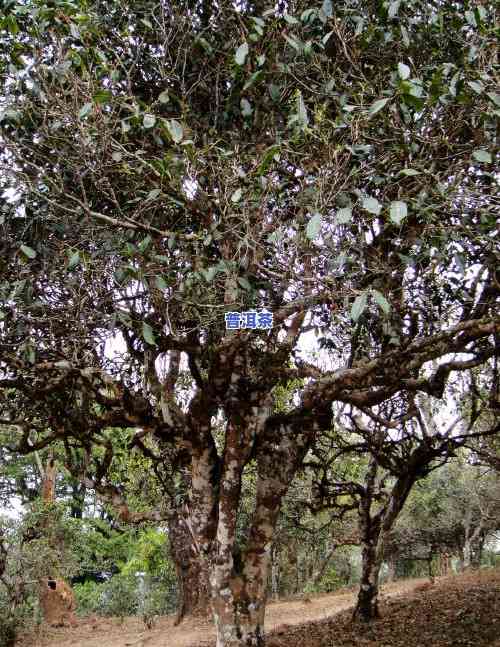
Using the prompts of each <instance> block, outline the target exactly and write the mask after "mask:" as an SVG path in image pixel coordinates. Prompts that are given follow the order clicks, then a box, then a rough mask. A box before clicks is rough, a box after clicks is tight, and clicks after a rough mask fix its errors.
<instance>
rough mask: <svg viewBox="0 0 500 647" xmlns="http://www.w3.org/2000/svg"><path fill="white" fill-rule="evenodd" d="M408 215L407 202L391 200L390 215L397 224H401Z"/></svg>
mask: <svg viewBox="0 0 500 647" xmlns="http://www.w3.org/2000/svg"><path fill="white" fill-rule="evenodd" d="M407 215H408V207H407V206H406V202H402V201H400V200H395V201H394V202H391V206H390V208H389V217H390V219H391V221H392V222H393V223H394V224H395V225H400V224H401V223H402V222H403V220H404V219H405V218H406V216H407Z"/></svg>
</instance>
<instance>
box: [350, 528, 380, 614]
mask: <svg viewBox="0 0 500 647" xmlns="http://www.w3.org/2000/svg"><path fill="white" fill-rule="evenodd" d="M377 541H378V536H376V537H373V538H372V539H370V540H368V541H366V542H364V543H363V551H362V560H363V561H362V570H361V581H360V587H359V593H358V602H357V606H356V609H355V611H354V616H355V617H359V618H360V619H361V620H363V621H364V622H370V620H373V619H374V618H378V617H379V615H380V614H379V610H378V580H379V573H380V565H381V564H380V561H379V560H377V552H378V551H377Z"/></svg>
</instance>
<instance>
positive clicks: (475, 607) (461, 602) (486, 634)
mask: <svg viewBox="0 0 500 647" xmlns="http://www.w3.org/2000/svg"><path fill="white" fill-rule="evenodd" d="M425 583H426V580H399V581H396V582H393V583H391V584H387V585H385V586H383V587H382V594H381V616H382V617H381V618H380V619H379V620H377V621H375V622H374V623H373V624H372V625H370V626H366V625H363V624H360V623H352V622H351V615H352V606H353V604H354V601H355V596H356V593H355V592H353V591H349V592H337V593H332V594H326V595H324V594H321V595H313V596H311V597H310V598H303V599H296V600H284V601H279V602H272V603H270V604H269V605H268V609H267V612H266V632H267V634H268V638H267V641H266V644H267V645H268V647H295V646H296V645H300V646H301V647H356V646H360V647H459V646H470V647H482V646H486V645H489V646H490V647H500V569H496V570H482V571H480V572H478V573H469V574H465V575H459V576H455V575H452V576H449V577H441V578H436V581H435V584H434V585H433V586H431V587H428V586H427V585H426V584H425ZM349 609H351V611H349ZM16 645H17V646H18V647H55V646H56V645H57V646H58V647H213V646H214V631H213V627H212V625H211V624H210V623H208V622H201V621H199V622H197V621H193V620H189V621H187V620H185V621H184V622H183V623H181V624H180V625H179V626H178V627H174V618H173V616H166V617H161V618H158V619H157V620H156V621H155V623H154V625H153V627H152V628H151V629H147V628H146V627H145V625H144V623H143V621H142V619H141V618H137V617H133V618H125V619H123V620H122V619H118V618H100V617H99V618H97V617H91V618H81V619H80V620H79V623H78V626H77V627H75V628H71V629H70V628H61V629H50V630H49V629H45V630H43V631H42V632H41V633H39V634H38V635H37V636H34V635H25V636H24V637H23V638H22V639H21V640H20V641H18V642H17V643H16Z"/></svg>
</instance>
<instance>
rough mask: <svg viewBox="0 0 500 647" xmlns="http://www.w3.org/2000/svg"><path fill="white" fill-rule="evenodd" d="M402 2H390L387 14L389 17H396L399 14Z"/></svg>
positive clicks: (398, 0) (397, 0)
mask: <svg viewBox="0 0 500 647" xmlns="http://www.w3.org/2000/svg"><path fill="white" fill-rule="evenodd" d="M400 4H401V1H400V0H396V2H391V3H390V4H389V11H388V12H387V15H388V17H389V18H395V17H396V16H397V15H398V11H399V5H400Z"/></svg>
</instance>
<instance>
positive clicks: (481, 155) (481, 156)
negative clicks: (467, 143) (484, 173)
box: [472, 148, 493, 164]
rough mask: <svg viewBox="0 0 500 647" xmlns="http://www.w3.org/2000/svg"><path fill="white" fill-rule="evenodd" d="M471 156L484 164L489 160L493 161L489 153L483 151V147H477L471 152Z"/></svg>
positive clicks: (489, 162) (488, 162)
mask: <svg viewBox="0 0 500 647" xmlns="http://www.w3.org/2000/svg"><path fill="white" fill-rule="evenodd" d="M472 157H473V158H474V159H475V160H477V161H478V162H484V163H485V164H491V162H492V161H493V158H492V157H491V153H489V152H488V151H485V150H484V149H483V148H478V149H477V150H475V151H474V152H473V153H472Z"/></svg>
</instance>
